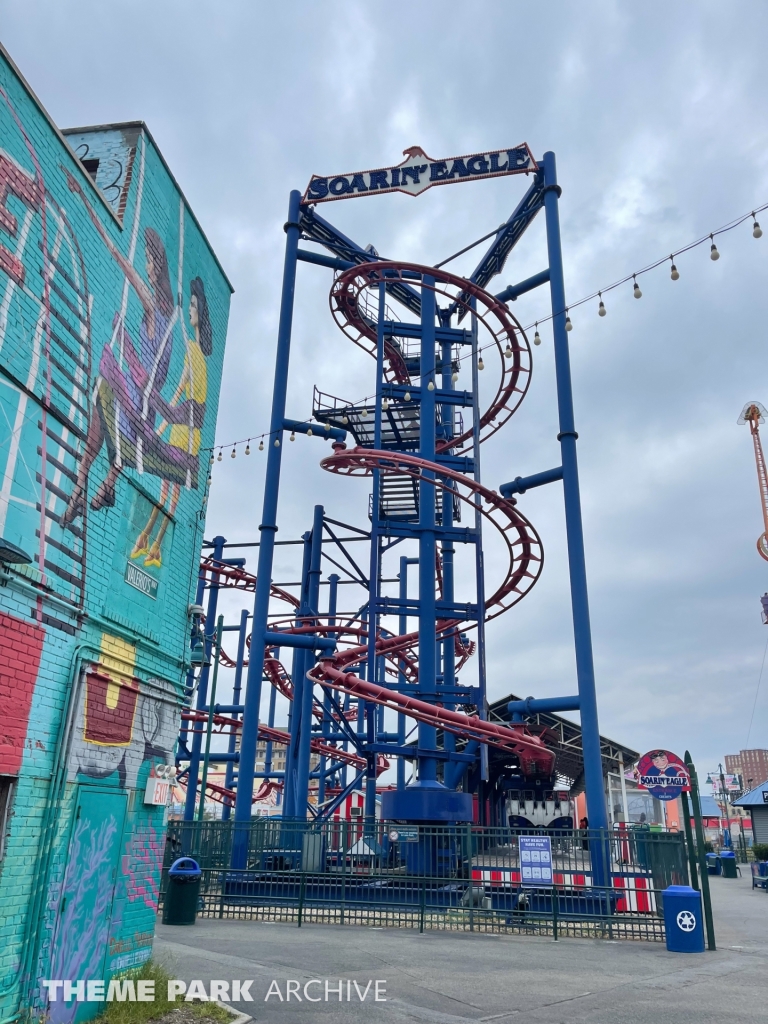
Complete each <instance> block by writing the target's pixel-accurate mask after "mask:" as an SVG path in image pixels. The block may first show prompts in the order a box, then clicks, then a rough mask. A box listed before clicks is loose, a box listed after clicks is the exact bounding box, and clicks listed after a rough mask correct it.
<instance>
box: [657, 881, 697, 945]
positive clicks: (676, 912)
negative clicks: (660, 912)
mask: <svg viewBox="0 0 768 1024" xmlns="http://www.w3.org/2000/svg"><path fill="white" fill-rule="evenodd" d="M661 898H662V902H663V904H664V928H665V931H666V933H667V949H668V950H669V951H670V953H703V952H704V920H703V917H704V915H703V912H702V906H701V893H699V892H696V890H695V889H692V888H691V887H690V886H689V885H670V886H669V887H668V888H666V889H665V890H664V891H663V892H662V894H661Z"/></svg>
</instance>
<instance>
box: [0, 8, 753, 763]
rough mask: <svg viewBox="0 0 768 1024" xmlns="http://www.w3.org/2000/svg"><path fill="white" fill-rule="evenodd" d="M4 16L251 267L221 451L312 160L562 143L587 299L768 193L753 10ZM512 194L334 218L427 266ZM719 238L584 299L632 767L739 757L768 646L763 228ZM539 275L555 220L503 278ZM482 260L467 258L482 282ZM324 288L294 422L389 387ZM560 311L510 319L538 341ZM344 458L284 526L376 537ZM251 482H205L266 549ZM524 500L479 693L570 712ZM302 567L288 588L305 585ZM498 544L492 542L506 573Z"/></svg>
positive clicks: (496, 443)
mask: <svg viewBox="0 0 768 1024" xmlns="http://www.w3.org/2000/svg"><path fill="white" fill-rule="evenodd" d="M0 10H2V20H3V36H4V43H5V44H6V46H7V47H8V48H9V50H10V52H11V54H12V56H13V57H14V58H15V59H16V61H17V62H18V63H19V65H20V67H21V69H22V71H23V72H24V73H25V74H26V75H27V77H28V78H29V80H30V82H31V84H32V86H33V87H34V88H35V89H36V91H37V92H38V94H39V96H40V97H41V99H42V101H43V102H44V103H45V104H46V106H47V107H48V109H49V110H50V112H51V114H52V115H53V117H54V118H55V120H56V121H57V122H58V123H59V124H61V125H63V126H66V125H71V124H86V123H99V122H105V121H115V120H124V119H129V118H137V117H140V118H143V119H144V120H146V121H147V123H148V124H149V126H150V128H151V129H152V131H153V133H154V135H155V137H156V138H157V140H158V143H159V145H160V146H161V148H162V149H163V152H164V154H165V156H166V158H167V159H168V161H169V163H170V165H171V167H172V168H173V169H174V171H175V173H176V175H177V177H178V179H179V181H180V182H181V184H182V187H183V188H184V190H185V192H186V194H187V196H188V198H189V200H190V202H191V203H192V205H193V207H194V209H195V211H196V212H197V214H198V216H199V218H200V220H201V222H202V224H203V226H204V228H205V229H206V231H207V232H208V234H209V237H210V238H211V241H212V242H213V244H214V247H215V248H216V251H217V252H218V254H219V256H220V258H221V260H222V263H223V264H224V266H225V268H226V269H227V271H228V272H229V274H230V276H231V277H232V280H233V281H234V284H235V287H236V294H235V297H234V300H233V305H232V319H231V330H230V335H229V341H228V351H227V358H226V365H225V382H224V389H223V392H222V399H221V409H220V414H219V428H218V438H219V440H220V441H221V442H226V441H229V440H231V439H235V438H240V437H243V436H247V435H248V434H251V433H259V432H261V431H262V430H263V429H265V428H266V426H267V423H268V417H269V402H270V381H271V375H272V368H273V353H274V342H275V333H276V321H277V312H278V300H279V286H280V276H281V269H282V250H283V240H284V236H283V232H282V224H283V221H284V220H285V210H286V205H287V195H288V191H289V189H291V188H296V187H298V188H303V187H304V186H305V184H306V182H307V181H308V179H309V176H310V174H311V173H312V172H317V173H321V172H323V173H325V172H333V171H344V170H348V169H352V168H356V167H371V166H374V167H375V166H377V165H379V164H381V163H390V162H392V161H393V160H395V159H396V158H397V157H398V155H399V153H400V152H401V150H402V149H403V148H404V147H405V146H407V145H412V144H419V145H421V146H423V147H424V148H425V150H426V151H427V152H428V153H430V154H432V155H434V156H442V155H447V154H452V153H463V152H470V151H472V150H473V149H474V148H476V147H485V146H499V145H506V144H509V145H513V144H516V143H518V142H520V141H523V140H525V141H527V142H528V143H529V144H530V145H531V147H532V148H533V150H534V152H535V153H537V154H540V153H542V152H543V151H544V150H546V149H553V150H554V151H555V152H556V153H557V156H558V166H559V174H560V179H561V183H562V185H563V198H562V203H561V219H562V230H563V244H564V249H565V259H566V285H567V292H568V295H569V297H570V298H571V299H573V298H576V297H578V296H580V295H582V294H584V293H586V292H589V291H592V290H593V289H594V288H596V287H599V286H601V285H602V284H604V283H609V282H611V281H613V280H615V279H616V278H618V277H621V276H623V275H624V274H625V273H626V272H627V271H631V270H633V269H635V268H637V267H638V266H641V265H644V264H645V263H646V262H648V261H650V260H651V259H653V258H655V257H657V256H659V255H663V254H664V253H665V252H667V251H670V250H671V249H672V248H674V247H677V246H679V245H681V244H684V243H685V242H687V241H688V240H690V239H692V238H694V237H697V236H698V235H700V234H702V233H703V232H704V231H709V230H711V229H712V228H714V227H716V226H718V225H719V224H721V223H723V222H725V221H727V220H729V219H730V218H731V217H732V216H733V215H735V214H738V213H741V212H743V211H744V210H746V209H749V208H751V207H752V206H753V205H755V204H757V203H759V202H763V201H766V199H767V198H768V166H767V164H768V161H767V155H768V147H767V146H766V142H767V141H768V131H767V129H766V118H765V109H766V78H765V71H764V45H763V41H764V39H765V36H766V28H768V13H766V9H765V6H764V5H763V4H761V3H757V2H754V0H753V2H746V3H743V4H740V5H738V6H729V7H725V8H724V7H723V6H722V5H721V4H717V3H714V2H699V3H696V4H689V5H673V4H662V3H658V2H654V3H650V4H645V5H642V7H640V8H637V7H636V6H635V7H631V6H629V5H626V4H623V3H618V2H607V0H604V2H598V0H585V2H583V3H580V4H567V3H562V2H556V3H550V4H547V5H541V4H527V3H521V2H514V3H509V2H504V0H499V2H492V0H488V2H483V0H474V2H466V0H463V2H456V0H441V2H432V0H420V2H419V3H411V4H389V5H384V6H375V5H369V4H361V3H355V2H349V0H347V2H341V3H338V2H337V3H334V2H327V3H325V4H316V3H309V2H293V3H286V4H282V5H273V4H265V3H259V4H253V3H245V2H229V3H227V4H220V3H218V4H214V3H210V2H209V3H201V2H184V3H181V2H166V3H163V4H158V3H156V2H155V3H147V2H144V0H133V2H131V3H124V2H113V3H111V4H109V5H104V4H98V3H95V2H90V0H81V2H79V3H77V4H58V3H53V2H48V3H43V2H40V0H27V2H26V3H25V4H24V5H18V4H14V3H11V2H8V0H4V2H1V3H0ZM522 191H523V182H522V181H520V180H517V179H499V180H496V181H494V182H489V183H484V184H468V185H466V186H465V187H464V188H462V189H458V188H442V189H433V190H431V191H429V192H427V193H426V194H425V195H423V196H421V197H420V198H419V199H417V200H413V199H409V198H407V197H404V196H400V195H395V196H387V197H379V198H378V199H377V200H373V199H372V200H371V201H370V202H362V201H361V202H354V203H339V204H336V205H334V206H333V208H332V209H326V210H325V211H324V212H325V213H327V215H328V216H329V217H330V219H332V220H333V221H334V222H336V223H338V225H339V226H340V227H341V228H342V230H344V231H345V232H347V233H348V234H349V235H351V236H352V237H353V238H355V239H357V240H359V241H360V242H361V243H363V244H366V243H368V242H374V243H375V244H376V246H377V248H378V249H379V251H381V252H383V253H386V254H388V255H396V256H398V257H403V258H408V259H414V260H422V261H424V262H429V263H433V262H435V261H436V260H438V259H441V258H444V257H445V256H446V255H447V254H449V253H451V252H453V251H455V250H456V249H458V248H460V247H461V246H462V245H463V244H466V242H467V241H470V240H472V239H473V238H475V237H478V236H479V235H480V234H483V233H484V232H485V231H487V230H490V228H492V227H493V226H495V225H496V224H498V223H499V222H500V221H501V220H502V219H504V218H505V217H506V216H507V215H508V214H509V212H510V211H511V209H512V208H513V206H514V205H515V203H516V202H517V199H518V198H519V196H520V195H521V194H522ZM765 219H766V221H768V216H766V218H765ZM765 227H766V229H767V230H768V223H766V225H765ZM718 244H719V247H720V250H721V252H722V259H721V260H720V261H719V262H718V263H712V262H711V261H710V260H709V259H708V252H707V249H706V247H703V248H700V249H698V250H696V251H694V252H692V253H690V254H687V255H685V256H681V257H680V259H679V260H678V261H677V263H678V266H679V268H680V273H681V277H680V280H679V281H678V282H676V283H674V284H673V283H672V282H670V280H669V274H668V270H667V269H666V268H663V267H662V268H659V269H658V270H657V271H655V272H653V274H650V275H648V276H647V277H646V278H644V279H643V280H642V282H641V284H642V290H643V298H642V299H641V300H639V301H636V300H634V299H633V298H632V294H631V287H630V286H628V285H625V286H623V287H622V288H621V289H620V290H619V292H612V293H610V294H609V295H607V296H606V299H605V301H606V306H607V307H608V316H607V317H605V318H604V319H598V317H597V315H596V308H595V307H596V303H594V304H592V305H590V306H588V307H582V308H580V309H578V310H575V311H574V313H573V321H574V328H575V329H574V331H573V333H572V334H571V340H572V359H573V373H574V390H575V401H576V413H577V425H578V429H579V433H580V438H581V439H580V460H581V469H582V490H583V504H584V518H585V530H586V543H587V558H588V571H589V578H590V585H591V608H592V620H593V628H594V642H595V655H596V663H597V678H598V687H599V700H600V713H601V727H602V731H603V732H604V733H607V734H608V735H612V736H614V737H615V738H617V739H621V740H624V741H625V742H627V743H628V744H630V745H632V746H635V747H637V748H640V749H646V748H648V747H650V746H655V745H659V744H666V745H668V746H669V747H671V748H672V749H674V750H677V751H679V752H680V753H682V750H683V749H684V748H685V747H690V749H691V750H692V752H693V753H694V756H695V757H696V758H697V759H698V761H699V762H700V766H701V767H702V768H704V769H707V768H710V767H713V766H714V765H715V764H716V763H717V761H718V760H720V759H721V758H722V755H723V754H725V753H726V752H731V751H734V750H738V749H739V748H740V747H741V746H743V745H744V743H745V741H746V738H747V726H748V720H749V716H750V713H751V708H752V701H753V698H754V693H755V686H756V683H757V677H758V673H759V670H760V664H761V660H762V657H763V650H764V646H765V640H766V633H767V631H766V627H764V626H762V625H761V623H760V617H759V604H758V596H759V594H761V593H762V592H764V591H765V590H768V567H766V566H765V565H764V564H763V562H762V561H761V560H760V559H759V557H758V555H757V552H756V550H755V541H756V539H757V536H758V535H759V533H760V532H761V529H762V527H761V518H760V508H759V504H758V493H757V487H756V481H755V474H754V467H753V462H752V455H751V446H750V443H749V436H748V433H747V431H746V430H745V428H743V427H737V426H736V422H735V421H736V417H737V415H738V413H739V411H740V409H741V407H742V405H743V404H744V402H745V401H747V400H748V399H752V398H755V399H759V400H760V399H761V400H763V401H768V381H767V380H766V373H765V369H766V365H765V360H766V356H765V351H766V350H765V322H766V312H767V310H766V306H767V305H768V298H767V296H768V291H767V290H766V287H765V283H764V282H765V272H766V267H767V266H768V236H766V237H765V238H763V239H762V240H761V241H755V240H754V239H753V238H752V237H751V232H750V231H749V228H748V226H747V225H744V226H743V227H742V228H740V229H738V230H737V231H735V232H733V233H731V234H730V235H727V236H725V237H724V238H723V239H722V240H721V241H719V243H718ZM544 258H545V250H544V245H543V225H542V224H540V223H537V224H536V225H535V226H534V228H532V229H531V231H530V232H529V237H527V238H526V240H525V243H524V244H523V245H521V247H520V251H519V252H516V253H515V255H514V258H513V259H511V260H510V261H509V264H508V266H507V268H506V270H505V273H504V275H503V276H502V279H501V280H500V281H499V286H500V287H501V285H502V284H504V283H508V282H510V281H513V280H517V279H519V278H522V277H525V276H527V275H528V274H529V273H532V272H535V271H537V270H539V269H541V267H542V266H543V265H544ZM474 259H475V254H469V255H468V256H466V257H463V258H461V259H460V260H457V261H456V264H455V265H454V266H455V267H456V269H457V270H460V271H464V272H468V271H469V270H471V268H472V266H473V265H474ZM329 286H330V280H329V277H328V275H327V273H326V272H325V271H322V270H319V269H318V268H311V267H307V266H302V267H300V269H299V291H298V301H297V311H296V322H295V334H294V350H293V363H292V370H291V381H290V403H289V404H290V414H291V415H293V416H295V417H297V418H298V417H303V416H306V415H307V414H308V413H309V411H310V408H311V406H310V402H311V394H312V386H313V384H315V383H317V384H318V385H319V386H320V387H321V388H323V389H324V390H328V391H331V392H333V393H337V394H340V395H343V396H346V397H349V398H355V397H359V396H361V395H365V394H368V393H369V392H370V390H371V385H372V372H371V370H372V367H371V365H370V362H369V361H368V360H367V358H366V357H365V356H364V355H363V354H362V353H361V352H358V351H357V350H352V349H351V348H350V346H349V345H348V344H347V343H346V342H345V340H344V339H343V337H342V336H341V334H340V332H339V331H338V330H337V328H336V327H335V326H334V324H333V322H332V320H331V318H330V316H329V314H328V306H327V290H328V288H329ZM545 300H546V297H545V296H544V295H543V294H534V295H532V296H529V297H526V298H525V299H524V300H520V301H519V302H518V303H516V304H515V305H514V306H513V307H512V309H513V312H515V313H516V315H518V316H519V317H520V318H521V320H522V321H523V323H526V324H527V323H530V322H532V321H533V320H535V319H536V317H537V316H541V315H544V314H545V311H546V301H545ZM542 336H543V338H544V344H543V345H542V347H541V348H540V349H537V350H536V352H535V369H534V379H533V383H532V386H531V391H530V393H529V395H528V397H527V399H526V401H525V402H524V404H523V406H522V408H521V409H520V411H519V413H518V414H517V415H516V417H515V419H514V421H513V423H512V424H511V425H510V426H509V427H508V428H507V430H506V431H505V432H504V434H503V435H501V436H499V438H497V439H496V440H493V441H490V442H489V443H488V445H486V446H485V447H486V449H487V450H485V451H484V453H483V465H484V478H485V480H486V482H488V483H489V484H490V485H492V486H497V485H498V484H499V483H500V482H501V481H502V480H507V479H510V478H511V477H513V476H515V475H517V474H518V473H528V472H534V471H537V470H539V469H542V468H545V467H548V466H551V465H555V464H556V462H557V459H558V446H557V442H556V440H555V435H556V433H557V423H556V416H555V406H554V379H553V367H552V348H551V338H550V332H549V330H548V328H544V329H543V330H542ZM489 369H490V367H489ZM489 376H490V374H489ZM484 383H486V382H485V381H484ZM486 386H490V382H487V384H486ZM324 450H327V449H325V448H324V447H323V445H322V443H321V442H317V441H313V440H312V439H306V438H303V439H299V440H298V441H297V442H296V444H295V445H290V446H289V447H288V450H287V452H286V460H285V469H284V480H283V490H282V496H281V524H282V525H281V537H288V536H297V535H298V534H299V533H300V532H302V531H303V530H304V529H307V528H308V526H309V525H310V522H311V513H312V505H313V504H314V503H315V502H323V503H325V504H326V507H327V508H328V510H329V512H330V514H332V515H334V516H335V517H337V518H349V519H351V520H352V521H354V522H357V523H359V524H362V523H363V522H364V513H365V502H366V500H367V497H366V494H367V488H366V486H365V485H364V484H363V483H358V482H350V481H339V480H337V479H335V478H333V477H331V476H330V475H327V474H324V473H323V472H322V471H321V470H320V469H319V468H318V467H317V462H318V459H319V457H320V455H321V452H322V451H324ZM263 468H264V462H263V461H259V457H258V456H257V455H256V454H254V455H252V456H251V457H250V460H245V459H243V458H238V459H237V460H236V461H234V462H232V461H231V460H229V459H228V458H225V460H224V461H223V462H222V464H221V466H218V465H217V466H216V468H215V473H214V490H213V495H212V499H211V506H210V514H209V519H208V535H209V536H210V535H212V534H213V533H214V532H221V533H224V534H225V535H226V536H227V537H229V538H231V539H246V538H255V537H256V533H257V530H256V528H257V526H258V518H259V510H260V504H261V491H262V474H263ZM520 505H521V508H522V509H523V510H524V511H525V512H526V514H528V515H529V516H530V518H531V519H532V521H533V522H534V524H535V525H536V527H537V529H538V530H539V532H540V533H541V536H542V538H543V541H544V545H545V550H546V553H547V563H546V568H545V573H544V577H543V579H542V581H541V582H540V584H539V585H538V586H537V588H536V589H535V590H534V592H533V593H532V594H531V595H530V596H529V597H528V598H527V599H526V600H525V601H524V602H522V604H521V605H520V606H519V608H517V609H516V610H515V611H513V612H511V613H510V614H508V615H507V616H505V617H504V618H502V619H500V620H497V621H496V622H495V623H493V624H492V625H491V626H490V628H489V632H488V639H489V668H490V688H491V695H492V696H500V695H501V694H503V693H505V692H507V691H509V690H515V691H516V692H518V693H524V694H527V693H529V692H531V693H536V694H539V695H550V694H556V693H558V692H570V691H571V690H572V688H573V686H574V682H573V680H574V665H573V654H572V635H571V624H570V611H569V599H568V593H567V575H566V552H565V546H564V535H563V517H562V509H561V495H560V492H559V490H558V489H557V487H550V488H546V489H542V490H540V491H538V492H534V493H530V494H528V495H525V496H524V497H523V498H521V500H520ZM286 550H289V549H282V551H281V553H280V556H279V559H278V568H277V572H278V574H282V573H285V574H286V575H287V576H290V577H291V578H294V579H295V578H296V576H295V572H296V568H295V560H294V559H292V558H291V557H289V556H288V555H286V554H285V552H286ZM494 551H495V547H494V544H493V542H492V541H489V561H490V563H491V566H492V565H493V554H494ZM283 578H285V577H283ZM347 589H351V588H347ZM767 731H768V682H766V684H765V686H764V689H763V694H762V696H761V698H760V699H759V701H758V706H757V712H756V716H755V723H754V726H753V729H752V735H751V745H762V746H766V745H768V736H767V735H766V732H767Z"/></svg>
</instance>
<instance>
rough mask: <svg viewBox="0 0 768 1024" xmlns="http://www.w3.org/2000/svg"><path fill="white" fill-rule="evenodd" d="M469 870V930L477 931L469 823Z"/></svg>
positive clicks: (469, 823) (470, 823)
mask: <svg viewBox="0 0 768 1024" xmlns="http://www.w3.org/2000/svg"><path fill="white" fill-rule="evenodd" d="M466 841H467V869H468V871H469V930H470V931H471V932H473V931H474V930H475V879H474V877H473V875H472V822H471V821H468V822H467V834H466Z"/></svg>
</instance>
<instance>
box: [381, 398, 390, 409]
mask: <svg viewBox="0 0 768 1024" xmlns="http://www.w3.org/2000/svg"><path fill="white" fill-rule="evenodd" d="M381 408H382V409H383V410H384V412H386V411H387V409H388V408H389V402H388V401H387V400H386V398H382V400H381Z"/></svg>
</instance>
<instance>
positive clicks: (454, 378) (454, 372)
mask: <svg viewBox="0 0 768 1024" xmlns="http://www.w3.org/2000/svg"><path fill="white" fill-rule="evenodd" d="M458 379H459V374H458V371H457V370H454V371H453V373H452V374H451V383H452V384H455V383H456V381H457V380H458Z"/></svg>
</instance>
